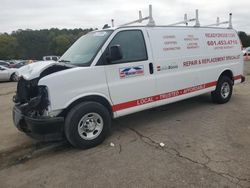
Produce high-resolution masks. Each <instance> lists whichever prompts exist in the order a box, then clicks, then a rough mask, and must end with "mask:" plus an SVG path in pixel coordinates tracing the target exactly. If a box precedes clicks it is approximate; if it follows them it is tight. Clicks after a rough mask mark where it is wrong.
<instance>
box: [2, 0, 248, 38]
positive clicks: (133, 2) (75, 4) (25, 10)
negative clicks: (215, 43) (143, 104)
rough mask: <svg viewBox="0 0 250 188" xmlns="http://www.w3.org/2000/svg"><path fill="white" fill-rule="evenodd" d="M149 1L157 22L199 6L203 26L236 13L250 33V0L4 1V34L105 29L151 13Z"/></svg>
mask: <svg viewBox="0 0 250 188" xmlns="http://www.w3.org/2000/svg"><path fill="white" fill-rule="evenodd" d="M149 4H152V6H153V18H154V20H155V22H156V24H157V25H167V24H171V23H173V22H176V21H181V20H183V17H184V13H187V14H188V18H193V17H194V15H195V9H199V18H200V24H201V25H207V24H211V23H215V22H216V17H220V20H221V21H227V20H228V14H229V13H230V12H232V13H233V27H234V28H235V29H236V30H238V31H245V32H246V33H248V34H250V11H249V9H250V1H248V0H0V33H4V32H7V33H10V32H12V31H16V30H18V29H49V28H59V29H62V28H67V29H73V28H83V29H84V28H99V29H101V28H102V27H103V25H104V24H106V23H108V24H110V20H111V19H114V22H115V25H120V24H123V23H125V22H129V21H132V20H135V19H137V18H138V10H142V14H143V16H148V5H149ZM145 24H146V22H145ZM192 24H193V23H190V25H192ZM225 26H227V25H225Z"/></svg>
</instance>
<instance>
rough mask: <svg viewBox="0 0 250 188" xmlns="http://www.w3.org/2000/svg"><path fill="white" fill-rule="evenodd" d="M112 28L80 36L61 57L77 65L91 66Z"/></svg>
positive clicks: (64, 60) (61, 60)
mask: <svg viewBox="0 0 250 188" xmlns="http://www.w3.org/2000/svg"><path fill="white" fill-rule="evenodd" d="M112 32H113V31H112V30H105V31H94V32H91V33H88V34H86V35H84V36H82V37H81V38H79V39H78V40H77V41H76V42H75V43H74V44H73V45H72V46H71V47H70V48H69V49H68V50H67V51H66V52H65V53H64V54H63V55H62V57H61V58H60V59H59V62H63V63H67V64H72V65H76V66H84V67H85V66H90V64H91V63H92V61H93V59H94V57H95V56H96V54H97V53H98V51H99V50H100V48H101V47H102V45H103V44H104V42H105V41H106V40H107V39H108V37H109V36H110V34H111V33H112Z"/></svg>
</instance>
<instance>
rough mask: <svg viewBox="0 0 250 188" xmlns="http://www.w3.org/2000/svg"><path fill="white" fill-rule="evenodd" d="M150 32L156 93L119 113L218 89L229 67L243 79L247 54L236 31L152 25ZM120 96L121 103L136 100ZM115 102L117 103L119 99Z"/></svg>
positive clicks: (236, 81) (130, 111) (118, 113)
mask: <svg viewBox="0 0 250 188" xmlns="http://www.w3.org/2000/svg"><path fill="white" fill-rule="evenodd" d="M147 32H148V34H147V35H146V34H144V37H145V38H146V39H147V37H149V40H150V43H151V48H152V57H153V61H152V62H153V63H154V74H153V76H154V77H155V83H156V85H155V88H156V90H155V94H154V95H148V96H145V95H141V97H139V96H138V97H137V98H135V99H137V101H136V102H134V106H133V107H129V108H125V109H121V110H118V111H117V116H123V115H127V114H130V113H134V112H137V111H141V110H144V109H148V108H151V107H156V106H160V105H164V104H168V103H172V102H176V101H179V100H183V99H186V98H190V97H193V96H197V95H200V94H203V93H207V92H211V91H213V90H215V88H216V83H217V80H218V79H219V76H220V75H221V74H222V73H223V72H224V71H226V70H229V71H231V72H232V75H233V76H234V79H235V81H234V83H235V84H237V83H240V82H241V80H240V75H243V57H242V55H241V46H240V41H239V38H238V35H237V33H236V31H234V30H231V29H214V28H187V27H149V28H147ZM121 82H122V81H121ZM138 87H141V86H140V85H138ZM141 89H142V90H143V87H142V88H141ZM132 91H133V90H132ZM119 96H121V98H120V101H119V104H122V105H125V104H126V103H130V102H133V101H129V100H127V99H126V97H122V96H123V95H122V94H120V95H119ZM151 103H153V104H151ZM114 104H115V106H116V105H117V103H116V102H114ZM119 104H118V105H119Z"/></svg>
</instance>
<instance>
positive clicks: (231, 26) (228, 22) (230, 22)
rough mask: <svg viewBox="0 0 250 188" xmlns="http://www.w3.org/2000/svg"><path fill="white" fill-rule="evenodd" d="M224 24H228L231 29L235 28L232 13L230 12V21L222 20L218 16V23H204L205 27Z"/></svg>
mask: <svg viewBox="0 0 250 188" xmlns="http://www.w3.org/2000/svg"><path fill="white" fill-rule="evenodd" d="M223 24H228V28H229V29H232V28H233V24H232V13H230V14H229V20H228V21H223V22H220V18H219V17H217V19H216V23H214V24H209V25H204V27H210V26H219V25H223Z"/></svg>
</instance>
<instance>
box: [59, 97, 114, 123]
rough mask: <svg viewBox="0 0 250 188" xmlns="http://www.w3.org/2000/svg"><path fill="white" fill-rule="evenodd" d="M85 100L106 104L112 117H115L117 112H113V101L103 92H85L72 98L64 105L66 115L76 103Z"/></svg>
mask: <svg viewBox="0 0 250 188" xmlns="http://www.w3.org/2000/svg"><path fill="white" fill-rule="evenodd" d="M84 101H95V102H99V103H101V104H102V105H104V106H105V107H106V108H107V109H108V110H109V112H110V114H111V117H112V118H113V117H115V116H116V113H115V112H113V110H112V106H113V103H112V101H111V100H110V99H109V98H108V97H107V96H106V95H104V94H102V93H84V94H82V95H78V96H76V97H74V98H72V99H71V100H70V101H69V102H68V103H67V104H66V105H65V107H64V110H63V113H64V115H66V114H67V113H68V111H69V110H70V109H71V108H73V107H74V106H75V105H77V104H79V103H80V102H84Z"/></svg>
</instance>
